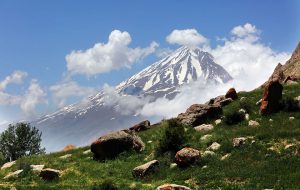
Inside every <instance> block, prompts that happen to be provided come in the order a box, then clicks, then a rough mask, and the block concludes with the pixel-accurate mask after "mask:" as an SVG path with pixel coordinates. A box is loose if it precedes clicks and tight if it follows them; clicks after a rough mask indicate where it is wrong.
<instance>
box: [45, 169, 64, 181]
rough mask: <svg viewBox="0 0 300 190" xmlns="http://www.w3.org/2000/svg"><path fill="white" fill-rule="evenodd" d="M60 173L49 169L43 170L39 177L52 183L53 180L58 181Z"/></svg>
mask: <svg viewBox="0 0 300 190" xmlns="http://www.w3.org/2000/svg"><path fill="white" fill-rule="evenodd" d="M60 173H61V172H60V171H59V170H55V169H51V168H45V169H43V170H42V171H41V173H40V177H41V178H42V179H43V180H45V181H52V180H55V179H58V178H59V176H60Z"/></svg>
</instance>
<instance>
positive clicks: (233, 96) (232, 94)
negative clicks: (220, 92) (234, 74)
mask: <svg viewBox="0 0 300 190" xmlns="http://www.w3.org/2000/svg"><path fill="white" fill-rule="evenodd" d="M225 98H231V99H233V100H236V99H237V98H238V95H237V93H236V91H235V89H234V88H230V89H229V90H228V91H227V92H226V94H225Z"/></svg>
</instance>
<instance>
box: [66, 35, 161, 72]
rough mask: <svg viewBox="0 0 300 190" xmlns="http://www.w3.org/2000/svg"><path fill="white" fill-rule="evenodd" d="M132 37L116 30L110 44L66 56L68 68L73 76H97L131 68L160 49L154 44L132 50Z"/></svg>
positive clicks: (99, 44) (73, 52)
mask: <svg viewBox="0 0 300 190" xmlns="http://www.w3.org/2000/svg"><path fill="white" fill-rule="evenodd" d="M130 43H131V36H130V34H129V33H128V32H126V31H124V32H121V31H119V30H114V31H112V32H111V33H110V35H109V39H108V42H107V43H106V44H105V43H96V44H95V45H94V47H92V48H90V49H87V50H79V51H72V52H71V53H70V54H68V55H67V56H66V61H67V68H68V71H69V72H70V73H71V74H84V75H95V74H99V73H105V72H109V71H111V70H115V69H120V68H122V67H130V66H131V65H132V64H133V63H135V62H137V61H139V60H141V59H143V58H144V57H146V56H148V55H149V54H151V53H153V52H154V51H155V49H156V48H157V47H158V44H157V43H156V42H152V43H151V44H150V45H149V46H148V47H145V48H140V47H136V48H130V47H128V45H129V44H130Z"/></svg>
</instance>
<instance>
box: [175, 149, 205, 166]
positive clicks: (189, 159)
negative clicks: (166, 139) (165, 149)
mask: <svg viewBox="0 0 300 190" xmlns="http://www.w3.org/2000/svg"><path fill="white" fill-rule="evenodd" d="M199 159H200V152H199V150H196V149H193V148H183V149H181V150H180V151H178V152H177V153H176V155H175V162H176V164H177V165H178V166H179V167H185V166H189V165H192V164H194V163H195V162H197V161H198V160H199Z"/></svg>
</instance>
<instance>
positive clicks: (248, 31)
mask: <svg viewBox="0 0 300 190" xmlns="http://www.w3.org/2000/svg"><path fill="white" fill-rule="evenodd" d="M231 33H232V34H233V35H235V36H237V37H240V38H242V37H246V36H249V35H257V34H259V33H260V31H259V30H257V29H256V26H254V25H252V24H249V23H246V24H245V25H244V26H241V25H239V26H236V27H234V28H233V29H232V30H231Z"/></svg>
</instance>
